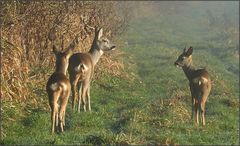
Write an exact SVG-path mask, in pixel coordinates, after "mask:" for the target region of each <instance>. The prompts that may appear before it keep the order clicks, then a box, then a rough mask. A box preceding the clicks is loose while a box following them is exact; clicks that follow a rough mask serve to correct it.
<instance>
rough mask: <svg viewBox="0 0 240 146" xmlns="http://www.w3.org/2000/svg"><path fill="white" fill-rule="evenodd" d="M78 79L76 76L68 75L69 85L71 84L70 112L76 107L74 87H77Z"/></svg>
mask: <svg viewBox="0 0 240 146" xmlns="http://www.w3.org/2000/svg"><path fill="white" fill-rule="evenodd" d="M77 82H78V78H77V76H76V75H71V74H70V83H71V90H72V111H74V110H75V105H76V100H77V99H76V97H77V95H76V86H77Z"/></svg>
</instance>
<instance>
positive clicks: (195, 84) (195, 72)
mask: <svg viewBox="0 0 240 146" xmlns="http://www.w3.org/2000/svg"><path fill="white" fill-rule="evenodd" d="M192 52H193V48H192V47H190V48H189V49H187V50H186V48H185V49H184V50H183V53H182V54H181V55H180V56H179V57H178V59H177V60H176V62H175V63H174V64H175V65H176V66H177V67H182V69H183V71H184V73H185V75H186V77H187V78H188V80H189V86H190V91H191V95H192V118H193V113H194V110H195V116H196V122H197V125H199V120H198V114H199V111H200V112H201V120H202V125H203V126H204V125H205V116H204V114H205V103H206V101H207V98H208V95H209V93H210V91H211V79H210V76H209V74H208V72H207V71H206V70H205V69H195V68H194V67H193V65H192Z"/></svg>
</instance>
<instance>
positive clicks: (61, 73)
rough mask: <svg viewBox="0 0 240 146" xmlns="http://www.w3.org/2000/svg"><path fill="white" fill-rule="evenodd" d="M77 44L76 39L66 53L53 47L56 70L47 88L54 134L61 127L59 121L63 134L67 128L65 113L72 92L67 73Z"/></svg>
mask: <svg viewBox="0 0 240 146" xmlns="http://www.w3.org/2000/svg"><path fill="white" fill-rule="evenodd" d="M77 42H78V41H77V39H75V40H74V41H73V42H72V43H71V44H70V45H69V46H68V48H67V49H66V51H65V52H60V51H57V48H56V46H55V45H53V53H54V54H55V57H56V70H55V72H54V73H53V74H52V75H51V76H50V78H49V79H48V82H47V87H46V90H47V93H48V100H49V105H50V108H51V120H52V134H53V133H54V131H55V126H56V127H58V126H59V125H58V120H59V124H60V129H61V132H63V126H65V111H66V107H67V103H68V99H69V96H70V92H71V84H70V82H69V80H68V78H67V76H66V72H67V68H68V63H69V58H70V56H71V53H72V49H73V48H74V47H75V45H76V43H77Z"/></svg>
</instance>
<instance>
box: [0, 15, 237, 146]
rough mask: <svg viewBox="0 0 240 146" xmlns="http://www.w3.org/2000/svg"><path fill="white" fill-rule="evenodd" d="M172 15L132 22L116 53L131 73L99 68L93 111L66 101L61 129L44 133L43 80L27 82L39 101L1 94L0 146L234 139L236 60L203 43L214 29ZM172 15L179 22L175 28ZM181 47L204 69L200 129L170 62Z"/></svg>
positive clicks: (46, 128) (226, 141) (216, 142)
mask: <svg viewBox="0 0 240 146" xmlns="http://www.w3.org/2000/svg"><path fill="white" fill-rule="evenodd" d="M196 13H197V12H196ZM194 15H197V14H194ZM196 17H197V16H196ZM171 18H172V17H171ZM174 18H175V17H173V18H172V19H168V17H160V18H159V19H153V18H151V17H149V18H142V19H138V20H133V21H132V22H131V24H130V27H129V31H127V32H126V34H125V35H124V36H123V39H124V40H125V41H127V42H128V44H129V45H127V46H125V47H124V48H121V50H122V51H124V52H126V53H127V55H126V56H125V57H124V58H123V59H122V60H123V62H124V63H125V69H126V72H128V73H129V74H130V76H135V79H126V78H120V77H116V76H111V75H109V74H101V77H98V79H97V80H96V79H95V80H94V82H93V83H92V88H91V101H92V103H91V105H92V112H91V113H89V112H86V113H83V112H81V113H73V112H72V111H71V109H70V106H71V100H70V101H69V104H68V107H67V114H66V127H65V132H64V133H63V134H61V133H57V134H55V135H51V134H50V126H51V124H50V110H49V107H48V99H47V95H46V92H45V90H44V88H45V87H44V85H38V86H34V85H33V87H34V88H33V89H35V90H34V92H35V94H37V95H39V96H38V97H36V101H37V102H32V100H31V103H21V102H10V101H7V100H4V101H3V103H2V105H3V111H2V123H1V125H2V129H3V131H2V132H1V134H2V139H1V143H0V144H22V145H30V144H49V145H50V144H74V145H76V144H96V145H99V144H104V145H108V144H110V145H114V144H126V143H128V144H138V145H147V144H153V145H156V144H181V145H192V144H194V145H201V144H203V145H207V144H208V145H231V144H234V145H238V144H239V124H238V123H239V84H238V83H239V77H238V76H239V68H238V60H237V58H233V57H232V55H231V50H230V51H229V50H228V51H226V48H225V47H219V46H221V45H222V44H219V42H206V40H205V39H206V38H211V37H213V36H214V37H215V36H217V35H216V34H212V33H207V32H206V31H204V30H205V28H204V27H199V26H200V25H202V24H201V23H200V24H199V23H194V21H193V20H191V24H192V25H188V26H186V24H184V22H185V23H186V22H188V21H187V20H189V18H185V17H184V18H181V17H179V16H178V17H177V16H176V18H175V19H174ZM180 20H185V21H180ZM174 21H176V22H179V24H177V25H176V26H173V24H175V23H173V22H174ZM189 23H190V22H189ZM191 33H192V34H197V35H190V34H191ZM185 45H187V46H188V45H192V46H193V48H194V52H193V61H194V64H195V65H196V66H197V67H206V68H207V70H208V71H209V72H210V74H211V78H212V80H213V89H212V92H211V94H210V96H209V99H208V101H207V103H206V116H205V117H206V126H205V127H202V126H199V127H197V126H196V125H195V123H194V121H193V120H191V118H190V116H191V98H190V91H189V87H188V81H187V79H186V77H185V76H184V73H183V71H182V70H181V69H179V68H176V67H175V66H174V65H173V63H174V61H175V60H176V58H177V56H178V54H180V53H181V52H182V48H183V47H184V46H185ZM129 56H131V57H129ZM129 58H131V59H129ZM37 88H38V89H37ZM12 104H13V105H12ZM11 105H12V106H11Z"/></svg>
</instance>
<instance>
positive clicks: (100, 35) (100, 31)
mask: <svg viewBox="0 0 240 146" xmlns="http://www.w3.org/2000/svg"><path fill="white" fill-rule="evenodd" d="M102 35H103V28H100V29H99V31H98V37H97V38H98V39H100V38H101V37H102Z"/></svg>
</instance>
